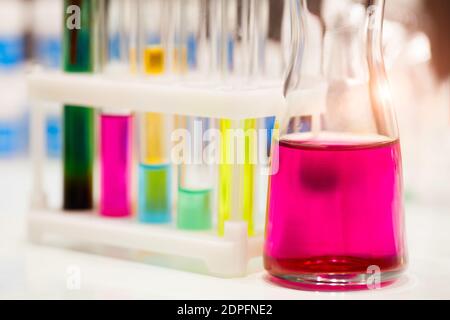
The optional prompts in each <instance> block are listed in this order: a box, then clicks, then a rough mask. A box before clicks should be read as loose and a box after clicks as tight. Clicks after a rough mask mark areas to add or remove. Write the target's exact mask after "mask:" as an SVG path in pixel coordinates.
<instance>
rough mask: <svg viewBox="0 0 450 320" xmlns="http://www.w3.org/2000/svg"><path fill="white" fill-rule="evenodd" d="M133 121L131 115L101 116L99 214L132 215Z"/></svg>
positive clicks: (113, 215)
mask: <svg viewBox="0 0 450 320" xmlns="http://www.w3.org/2000/svg"><path fill="white" fill-rule="evenodd" d="M132 125H133V118H132V116H130V115H102V116H101V199H100V214H101V215H103V216H107V217H128V216H130V215H131V181H130V180H131V165H132V164H131V160H132Z"/></svg>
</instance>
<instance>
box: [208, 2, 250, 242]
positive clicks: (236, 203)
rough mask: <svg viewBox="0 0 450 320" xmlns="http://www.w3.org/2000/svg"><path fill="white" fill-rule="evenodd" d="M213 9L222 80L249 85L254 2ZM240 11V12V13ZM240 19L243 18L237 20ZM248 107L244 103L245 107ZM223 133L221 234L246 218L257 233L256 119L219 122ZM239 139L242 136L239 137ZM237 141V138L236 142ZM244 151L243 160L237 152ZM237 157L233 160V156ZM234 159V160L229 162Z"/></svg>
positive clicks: (219, 222) (219, 214)
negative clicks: (228, 223)
mask: <svg viewBox="0 0 450 320" xmlns="http://www.w3.org/2000/svg"><path fill="white" fill-rule="evenodd" d="M217 5H218V6H219V7H215V8H213V9H212V11H213V15H214V17H213V20H216V21H218V23H217V22H216V25H215V29H216V32H218V33H219V35H217V36H216V37H217V38H218V39H219V43H220V45H219V46H220V48H219V52H220V53H219V59H218V62H219V65H220V66H219V68H220V73H221V75H222V78H223V81H224V82H225V84H227V85H229V86H246V85H249V83H250V82H251V81H249V80H250V75H251V74H252V72H253V66H252V63H253V62H252V61H253V60H252V59H251V58H252V57H251V55H252V53H254V52H255V51H254V50H255V48H254V47H253V46H252V43H253V41H254V36H253V35H252V34H251V33H250V32H249V28H250V24H251V23H252V19H253V18H254V1H252V0H241V1H239V2H238V1H236V0H221V1H219V2H218V3H217ZM238 12H239V13H240V14H238ZM238 18H240V19H238ZM243 107H245V106H243ZM219 129H220V132H221V137H222V139H221V159H220V165H219V212H218V233H219V235H224V231H225V230H224V227H225V222H226V221H228V220H240V221H242V220H243V221H246V222H247V227H248V234H249V235H253V234H254V231H255V229H254V214H253V212H254V171H255V168H254V167H255V165H254V161H253V160H252V153H253V150H254V148H255V146H256V140H255V138H254V133H255V132H256V120H255V119H246V120H242V121H241V120H239V121H236V120H229V119H221V120H220V122H219ZM239 130H242V131H243V134H244V135H243V136H242V137H243V139H244V141H243V144H239V142H238V143H237V147H236V146H235V147H234V149H230V146H234V145H235V143H236V142H237V141H235V140H236V137H237V135H236V133H237V132H238V131H239ZM237 139H239V138H237ZM233 140H234V141H233ZM239 153H243V155H244V159H243V163H238V160H239V159H238V157H237V156H238V155H239ZM233 158H234V159H233ZM230 160H232V161H230Z"/></svg>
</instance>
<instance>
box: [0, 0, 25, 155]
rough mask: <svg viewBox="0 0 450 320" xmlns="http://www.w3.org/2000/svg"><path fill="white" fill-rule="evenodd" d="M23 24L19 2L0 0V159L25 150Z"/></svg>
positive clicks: (15, 0) (23, 13)
mask: <svg viewBox="0 0 450 320" xmlns="http://www.w3.org/2000/svg"><path fill="white" fill-rule="evenodd" d="M25 23H26V19H25V7H24V3H23V2H22V1H17V0H3V1H0V104H1V105H0V158H14V157H18V156H23V155H25V154H26V153H27V150H28V118H29V117H28V110H27V103H26V87H25V82H24V63H25V38H24V32H25Z"/></svg>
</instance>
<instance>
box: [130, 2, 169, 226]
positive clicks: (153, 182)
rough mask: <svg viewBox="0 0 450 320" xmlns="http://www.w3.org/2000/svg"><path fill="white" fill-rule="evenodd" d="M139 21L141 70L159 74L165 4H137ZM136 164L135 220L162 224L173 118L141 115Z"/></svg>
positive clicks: (163, 49) (166, 219)
mask: <svg viewBox="0 0 450 320" xmlns="http://www.w3.org/2000/svg"><path fill="white" fill-rule="evenodd" d="M139 10H140V19H141V21H142V26H141V28H142V29H141V31H142V34H141V36H140V41H141V42H142V43H143V44H142V46H141V48H142V50H143V53H142V55H140V57H141V59H143V61H142V65H141V68H142V69H141V70H142V72H143V73H144V74H146V75H153V76H156V75H162V74H163V73H164V72H165V70H166V69H167V66H166V64H167V61H166V55H167V42H166V40H167V28H168V24H169V2H168V1H162V0H143V1H141V2H140V9H139ZM139 122H140V123H139V128H140V129H139V131H140V133H139V135H140V141H139V144H140V147H139V148H140V150H139V151H140V152H139V153H140V156H139V157H140V159H139V160H140V161H139V173H138V174H139V178H138V179H139V186H138V190H139V195H138V198H139V200H138V202H139V203H138V217H139V220H140V221H141V222H144V223H166V222H169V221H170V220H171V210H172V195H171V189H172V188H171V182H172V168H171V164H170V158H169V156H170V145H171V142H170V133H171V131H172V126H173V118H172V117H171V116H168V115H163V114H158V113H144V114H142V115H140V120H139Z"/></svg>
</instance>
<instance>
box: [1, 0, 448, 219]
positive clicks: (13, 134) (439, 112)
mask: <svg viewBox="0 0 450 320" xmlns="http://www.w3.org/2000/svg"><path fill="white" fill-rule="evenodd" d="M314 3H315V4H316V7H317V10H319V8H320V1H315V2H314ZM282 5H283V1H270V19H281V16H282V14H283V7H282ZM449 21H450V2H449V1H447V0H387V1H386V16H385V27H384V55H385V62H386V66H387V69H388V75H389V79H390V84H391V89H392V93H393V98H394V106H395V108H396V111H397V116H398V121H399V127H400V134H401V142H402V147H403V162H404V180H405V190H406V198H407V201H420V202H423V203H429V204H432V205H439V206H444V207H445V208H447V209H448V212H449V214H450V97H449V91H450V89H449V80H448V79H449V72H450V71H449V69H450V59H449V57H450V49H449V38H448V32H449V30H450V25H449V24H450V22H449ZM271 25H278V24H276V23H273V24H272V23H271ZM61 27H62V1H55V0H1V1H0V102H1V105H0V170H2V171H5V172H6V174H7V175H6V176H3V178H0V183H1V184H6V186H7V188H6V192H4V193H3V192H2V193H1V196H0V212H5V210H6V211H7V209H8V208H9V206H10V205H11V203H10V201H9V199H10V196H14V195H15V194H19V195H20V196H21V199H22V201H21V204H22V205H24V204H25V203H26V202H27V199H29V196H28V194H29V192H31V190H29V187H28V188H27V187H26V184H24V183H26V181H28V180H29V179H27V176H24V178H23V179H17V176H16V175H15V174H16V173H17V172H19V173H20V174H23V175H25V173H26V172H27V170H28V169H24V168H28V166H25V167H21V166H18V164H19V163H25V162H26V161H27V159H28V155H29V152H30V143H29V137H30V134H32V133H30V131H29V110H30V105H29V102H28V101H27V94H26V86H25V74H26V72H27V70H30V68H33V67H36V65H38V66H39V67H41V68H47V69H58V68H59V67H60V61H61V57H60V56H61V30H62V29H61ZM279 33H280V31H279V30H269V34H273V35H277V34H279ZM49 110H54V111H52V112H49V113H48V114H47V115H46V150H47V156H48V158H49V159H50V160H51V159H58V158H59V157H60V154H61V119H60V115H59V114H58V108H50V109H49ZM19 173H17V174H19ZM9 176H10V177H11V178H10V179H5V177H9ZM53 181H55V180H53ZM16 184H17V185H18V187H17V188H18V189H16V188H14V185H16Z"/></svg>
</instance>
